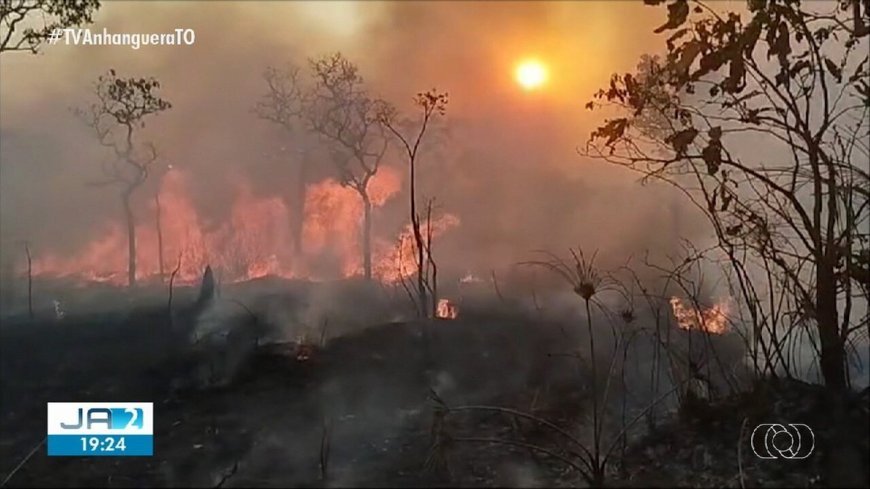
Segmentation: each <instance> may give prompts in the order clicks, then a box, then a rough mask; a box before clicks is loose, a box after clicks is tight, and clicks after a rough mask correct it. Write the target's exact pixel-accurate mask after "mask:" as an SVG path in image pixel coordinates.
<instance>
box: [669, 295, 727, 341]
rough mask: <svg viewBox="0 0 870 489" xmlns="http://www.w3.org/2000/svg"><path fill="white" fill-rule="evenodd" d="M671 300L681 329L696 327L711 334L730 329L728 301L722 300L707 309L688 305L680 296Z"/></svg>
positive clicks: (721, 332)
mask: <svg viewBox="0 0 870 489" xmlns="http://www.w3.org/2000/svg"><path fill="white" fill-rule="evenodd" d="M670 302H671V309H673V312H674V318H676V320H677V325H678V326H679V327H680V329H685V330H693V329H694V330H698V331H704V332H707V333H711V334H724V333H726V332H727V331H728V303H727V302H725V301H721V302H719V303H716V304H714V305H713V306H712V307H710V308H706V309H698V308H695V307H693V306H691V305H689V306H686V305H685V304H683V301H682V300H680V298H679V297H671V301H670Z"/></svg>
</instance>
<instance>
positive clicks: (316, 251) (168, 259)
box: [33, 167, 401, 285]
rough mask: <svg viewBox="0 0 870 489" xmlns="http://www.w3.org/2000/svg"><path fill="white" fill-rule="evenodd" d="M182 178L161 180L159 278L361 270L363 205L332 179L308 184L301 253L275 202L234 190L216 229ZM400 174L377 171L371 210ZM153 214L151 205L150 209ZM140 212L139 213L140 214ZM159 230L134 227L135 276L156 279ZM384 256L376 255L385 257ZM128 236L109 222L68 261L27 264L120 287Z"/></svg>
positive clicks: (51, 258) (47, 257)
mask: <svg viewBox="0 0 870 489" xmlns="http://www.w3.org/2000/svg"><path fill="white" fill-rule="evenodd" d="M186 179H187V177H186V175H185V174H184V173H183V172H182V171H180V170H177V169H174V170H171V171H169V172H167V173H166V174H165V175H164V176H163V178H162V179H161V181H160V194H159V195H160V215H161V226H160V227H161V231H162V242H163V256H164V261H165V263H164V270H163V272H164V275H165V276H166V277H168V276H169V274H170V273H171V272H172V271H173V269H174V268H175V267H176V265H177V264H178V263H180V267H179V270H178V272H177V274H176V281H177V282H178V283H195V282H197V281H198V280H199V278H200V276H201V274H202V270H203V269H204V268H205V266H206V265H211V266H212V267H213V268H215V269H216V270H217V271H218V273H219V277H220V279H221V280H222V281H226V282H235V281H241V280H248V279H253V278H257V277H263V276H266V275H275V276H281V277H285V278H298V277H305V278H311V279H322V278H327V277H330V278H332V277H334V276H336V275H337V276H340V277H348V276H353V275H358V274H361V273H362V257H361V249H362V245H361V236H362V233H361V224H362V219H363V204H362V201H361V199H360V197H359V195H358V194H357V193H356V192H355V191H354V190H352V189H350V188H347V187H343V186H342V185H341V184H339V183H338V182H336V181H335V180H332V179H327V180H323V181H321V182H318V183H314V184H311V185H309V186H308V188H307V193H306V200H305V209H304V222H303V226H302V242H303V250H302V252H301V253H297V252H294V251H293V250H292V246H291V243H292V242H293V240H292V238H293V236H292V234H291V228H290V226H289V222H290V212H289V209H288V208H287V205H286V204H285V203H284V201H283V200H282V199H281V198H279V197H274V196H273V197H261V196H257V195H255V194H254V192H253V190H252V189H251V187H250V185H249V184H247V183H246V182H242V183H240V184H239V185H238V188H237V191H236V195H235V198H234V201H233V205H232V208H231V209H232V210H231V211H230V213H229V215H228V216H227V218H226V219H225V220H224V221H222V222H220V223H218V224H217V225H215V224H214V223H211V222H208V221H207V220H206V219H204V218H203V217H202V216H201V215H200V214H199V213H198V212H197V210H196V207H195V206H194V205H193V203H192V202H191V200H190V199H189V197H188V195H189V194H188V192H187V185H186ZM400 186H401V176H400V175H399V174H398V172H397V171H396V170H393V169H392V168H390V167H382V168H381V169H380V171H379V172H378V173H377V175H375V177H373V179H372V181H371V182H370V184H369V196H370V198H371V201H372V205H373V206H374V207H375V208H377V207H380V206H382V205H383V204H384V203H386V202H387V201H388V200H389V199H390V198H392V197H393V196H395V195H396V194H397V193H398V191H399V188H400ZM150 210H151V211H152V212H154V211H156V206H155V205H154V204H152V206H151V209H150ZM143 214H144V213H143ZM159 241H160V240H159V238H158V232H157V229H156V226H155V223H154V219H153V218H152V217H147V218H146V217H145V216H140V220H139V222H138V223H137V226H136V242H137V253H136V261H137V263H136V268H137V274H136V275H137V279H139V280H142V279H149V278H153V277H158V276H159V274H160V264H159V259H158V256H159V253H158V243H159ZM389 251H391V250H388V251H385V252H383V253H382V254H385V255H386V254H389ZM126 268H127V236H126V232H125V231H124V230H123V226H122V223H117V222H110V223H107V224H106V225H105V227H104V231H103V234H102V235H100V236H99V237H98V238H96V239H95V240H93V241H92V242H90V243H89V244H87V245H86V246H85V247H84V248H83V249H82V250H80V251H79V252H78V253H75V254H74V255H73V256H60V255H58V254H51V253H50V254H44V255H42V256H41V257H38V258H37V259H36V260H35V261H34V264H33V271H34V275H46V276H54V277H66V276H69V277H76V278H79V279H82V280H85V281H99V282H108V283H113V284H117V285H123V284H124V283H125V282H126V280H127V274H126Z"/></svg>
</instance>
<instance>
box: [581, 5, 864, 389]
mask: <svg viewBox="0 0 870 489" xmlns="http://www.w3.org/2000/svg"><path fill="white" fill-rule="evenodd" d="M647 3H653V4H659V3H663V1H662V0H652V1H648V2H647ZM748 6H749V18H748V20H744V18H743V17H742V16H741V15H738V14H737V13H721V9H714V8H711V7H709V6H707V5H705V4H704V3H703V2H697V1H688V0H673V1H671V2H669V3H668V6H667V10H668V20H667V22H666V23H665V24H664V25H662V26H661V27H659V28H658V29H656V32H659V33H661V32H666V31H667V32H669V38H668V39H667V41H666V45H667V54H666V55H665V56H664V58H661V59H658V60H653V61H652V65H651V66H649V67H648V69H647V70H646V74H645V76H639V75H638V74H631V73H628V74H625V75H614V76H613V77H612V79H611V82H610V85H609V87H607V88H605V89H603V90H601V91H600V92H599V93H598V94H597V96H596V100H594V101H592V102H590V103H589V104H588V105H587V107H589V108H591V109H592V108H597V107H600V106H614V105H615V106H617V107H618V108H621V109H623V111H624V112H623V114H620V116H619V117H616V118H613V119H609V120H607V121H605V123H604V125H602V126H601V127H599V128H598V129H597V130H596V131H594V132H593V134H592V136H591V138H590V142H589V144H587V146H586V148H585V149H584V150H583V151H582V153H583V154H585V155H587V156H591V157H594V158H600V159H603V160H606V161H608V162H611V163H615V164H618V165H622V166H624V167H627V168H630V169H632V170H634V171H637V172H640V174H642V175H643V176H644V178H645V179H658V180H663V181H665V182H668V183H671V184H673V185H675V186H676V187H677V188H679V189H680V190H682V191H683V192H684V194H685V195H686V196H687V197H688V198H689V199H690V201H691V202H692V203H693V204H694V205H695V206H696V207H697V208H698V209H699V210H700V211H701V212H702V213H703V214H704V215H705V216H706V217H707V219H708V221H709V223H710V224H711V226H712V228H713V230H714V232H715V236H716V238H717V241H718V245H719V249H720V251H721V252H722V254H723V255H724V257H725V263H726V267H727V270H728V273H729V280H730V282H731V283H732V284H733V287H734V289H735V290H736V292H737V294H738V297H739V299H740V302H741V304H740V307H741V309H742V310H744V311H746V312H747V316H748V320H749V324H750V325H751V327H752V333H753V336H754V338H755V339H756V341H760V342H762V344H763V346H764V344H765V343H766V344H768V345H769V346H772V347H773V348H776V347H777V344H776V343H777V337H776V334H777V333H776V331H777V330H778V328H780V327H789V328H790V327H791V326H792V325H802V326H811V327H812V329H813V336H815V337H817V339H818V342H819V344H820V346H819V347H818V350H817V354H818V360H819V365H820V370H821V373H822V376H823V377H824V380H825V383H826V385H827V386H829V387H830V388H832V389H833V390H841V389H844V388H845V387H846V386H847V375H846V368H845V364H846V355H845V351H846V346H847V344H848V342H849V338H850V335H852V334H853V333H855V332H856V331H859V330H860V329H862V328H867V327H870V326H868V321H867V313H866V294H867V291H868V287H870V251H868V244H870V232H868V231H867V230H866V228H867V225H868V220H870V194H868V192H867V188H868V187H870V174H868V172H867V170H866V168H867V166H866V164H867V161H868V159H870V143H868V141H867V133H868V128H870V125H868V113H870V81H868V78H870V62H868V55H867V53H868V52H870V49H868V37H870V36H868V34H870V32H868V28H867V26H868V25H870V13H868V10H870V9H868V7H870V5H868V2H866V1H863V2H859V1H856V0H852V1H848V0H847V1H843V2H837V3H834V2H831V3H821V4H818V3H814V4H806V5H804V4H801V3H799V2H788V3H781V2H761V1H750V2H748ZM650 120H655V121H658V122H659V123H660V124H662V125H661V127H660V129H661V130H660V131H650V130H648V124H646V122H648V121H650ZM751 140H754V141H761V142H762V144H764V145H765V146H764V149H763V150H762V151H759V150H747V142H748V141H751ZM862 306H863V309H864V312H863V314H862V313H861V309H862ZM784 323H786V324H784Z"/></svg>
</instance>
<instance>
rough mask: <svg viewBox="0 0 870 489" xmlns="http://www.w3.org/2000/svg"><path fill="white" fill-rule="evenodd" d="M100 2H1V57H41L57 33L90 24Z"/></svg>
mask: <svg viewBox="0 0 870 489" xmlns="http://www.w3.org/2000/svg"><path fill="white" fill-rule="evenodd" d="M99 8H100V2H99V0H2V1H0V53H3V52H6V51H29V52H31V53H34V54H35V53H37V52H38V51H39V48H40V46H41V45H42V43H43V42H44V41H45V40H46V39H47V38H49V36H51V35H52V31H54V30H56V29H66V28H69V27H73V26H77V25H82V24H90V23H91V22H92V21H93V20H92V17H93V15H94V12H96V11H97V9H99Z"/></svg>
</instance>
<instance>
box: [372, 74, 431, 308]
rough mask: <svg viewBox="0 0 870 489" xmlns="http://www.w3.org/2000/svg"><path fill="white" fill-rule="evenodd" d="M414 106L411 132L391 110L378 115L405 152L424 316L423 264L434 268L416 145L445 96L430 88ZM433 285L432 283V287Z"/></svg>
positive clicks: (420, 95) (416, 100)
mask: <svg viewBox="0 0 870 489" xmlns="http://www.w3.org/2000/svg"><path fill="white" fill-rule="evenodd" d="M414 105H416V106H417V107H419V108H420V112H421V114H420V122H419V124H418V127H417V128H416V129H414V130H412V131H405V130H402V128H400V127H399V122H398V121H397V113H396V111H395V109H393V108H392V107H389V106H385V107H384V111H383V112H382V113H381V114H380V119H381V121H382V124H383V125H384V126H385V127H386V128H387V129H388V130H389V131H390V132H391V133H392V134H393V136H395V138H396V139H397V140H398V141H399V143H401V147H402V149H403V150H404V151H405V156H406V158H407V161H408V170H409V172H410V178H409V179H408V187H409V196H408V199H409V201H410V213H411V230H412V232H413V235H414V246H415V250H416V252H417V256H416V263H417V304H418V306H419V313H420V315H421V316H426V315H427V314H428V311H429V309H430V308H429V307H428V304H429V302H428V300H427V293H426V291H427V287H426V281H427V275H428V274H427V273H425V271H426V270H425V269H426V268H427V265H426V264H427V263H429V265H430V266H432V268H433V269H434V262H433V261H432V259H431V256H432V255H431V250H430V244H431V238H432V235H431V203H430V205H429V211H428V217H427V220H426V222H427V231H428V235H427V237H426V239H425V240H424V237H423V230H422V228H421V224H420V223H421V219H422V216H421V215H420V214H419V213H418V212H417V160H418V156H419V151H420V145H421V143H422V142H423V138H424V137H425V136H426V129H428V128H429V123H430V121H431V120H432V118H433V117H434V116H436V115H441V116H443V115H444V113H445V111H446V110H447V93H441V92H438V91H437V90H435V89H432V90H430V91H428V92H421V93H418V94H417V96H416V97H414ZM433 285H434V284H433ZM435 301H436V298H435V297H434V293H433V297H432V306H433V307H434V304H435Z"/></svg>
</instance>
